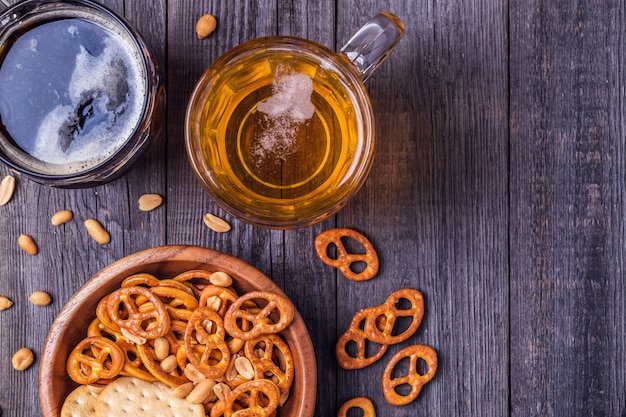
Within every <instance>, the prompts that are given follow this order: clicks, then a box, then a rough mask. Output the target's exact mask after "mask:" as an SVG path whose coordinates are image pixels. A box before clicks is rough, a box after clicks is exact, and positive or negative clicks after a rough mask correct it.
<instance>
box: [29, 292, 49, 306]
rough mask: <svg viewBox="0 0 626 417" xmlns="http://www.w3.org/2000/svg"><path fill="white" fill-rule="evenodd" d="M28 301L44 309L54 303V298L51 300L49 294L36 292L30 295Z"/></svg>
mask: <svg viewBox="0 0 626 417" xmlns="http://www.w3.org/2000/svg"><path fill="white" fill-rule="evenodd" d="M28 301H30V302H31V303H33V304H34V305H36V306H40V307H43V306H47V305H48V304H50V303H51V302H52V298H50V295H49V294H48V293H47V292H44V291H35V292H34V293H32V294H31V295H30V297H28Z"/></svg>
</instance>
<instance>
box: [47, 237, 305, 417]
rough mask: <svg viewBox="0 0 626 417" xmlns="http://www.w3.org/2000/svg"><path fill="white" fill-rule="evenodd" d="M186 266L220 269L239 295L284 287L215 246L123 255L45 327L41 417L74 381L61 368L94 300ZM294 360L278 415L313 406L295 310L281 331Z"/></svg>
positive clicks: (52, 415) (51, 415) (56, 407)
mask: <svg viewBox="0 0 626 417" xmlns="http://www.w3.org/2000/svg"><path fill="white" fill-rule="evenodd" d="M190 269H207V270H209V271H218V270H219V271H224V272H227V273H228V274H230V276H231V277H232V278H233V287H235V289H236V290H237V291H238V293H239V294H243V293H245V292H249V291H252V290H265V291H273V292H276V293H279V294H281V295H285V294H284V292H283V291H282V290H281V289H280V288H279V287H278V286H277V285H276V284H274V282H272V281H271V280H270V279H269V278H268V277H267V276H265V275H263V274H262V273H261V272H260V271H258V270H257V269H255V268H254V267H252V266H250V265H248V264H247V263H245V262H243V261H241V260H239V259H237V258H235V257H233V256H230V255H226V254H224V253H221V252H217V251H215V250H211V249H206V248H200V247H195V246H162V247H157V248H153V249H148V250H144V251H141V252H138V253H135V254H133V255H130V256H127V257H125V258H122V259H120V260H119V261H116V262H114V263H112V264H111V265H109V266H107V267H105V268H104V269H102V270H101V271H99V272H98V273H96V274H95V275H94V276H93V277H92V278H91V279H89V281H87V282H86V283H85V284H84V285H83V286H82V287H81V288H80V289H79V290H78V291H77V292H76V293H75V294H74V295H73V296H72V297H71V298H70V300H69V301H68V302H67V304H66V305H65V306H64V307H63V308H62V309H61V311H60V312H59V315H58V316H57V318H56V320H55V321H54V323H52V327H51V328H50V331H49V332H48V336H47V338H46V341H45V344H44V347H43V352H42V354H41V360H40V367H39V402H40V405H41V412H42V416H43V417H58V416H59V415H60V413H61V408H62V406H63V401H64V400H65V397H66V396H67V395H68V394H69V393H70V392H71V391H72V390H73V389H74V388H75V387H76V386H77V385H76V383H75V382H73V381H72V380H71V379H70V378H69V377H68V376H67V373H66V371H65V363H66V361H67V358H68V356H69V353H70V352H71V350H72V349H73V348H74V347H75V346H76V345H77V344H78V343H79V342H80V341H81V340H82V339H83V338H84V337H86V333H87V327H88V326H89V323H90V322H91V321H92V320H93V319H94V318H95V316H96V315H95V311H96V305H97V304H98V302H99V300H100V299H101V298H102V297H103V296H104V295H106V294H108V293H111V292H112V291H114V290H116V289H117V288H119V287H120V284H121V282H122V280H123V279H124V278H126V277H127V276H129V275H131V274H134V273H138V272H148V273H151V274H154V275H156V276H157V277H159V278H162V279H163V278H172V277H174V276H175V275H177V274H178V273H181V272H184V271H187V270H190ZM281 334H282V335H283V337H284V338H285V340H286V341H287V343H288V344H289V347H290V349H291V353H292V355H293V358H294V362H295V370H296V375H295V379H294V382H293V385H292V388H291V392H290V396H289V399H288V401H287V402H286V403H285V405H284V406H283V407H282V408H281V409H280V410H279V414H278V415H279V416H299V417H311V416H312V415H313V412H314V409H315V395H316V388H317V369H316V361H315V353H314V352H313V345H312V343H311V338H310V336H309V333H308V331H307V329H306V326H305V324H304V322H303V321H302V317H301V316H300V314H299V313H298V312H297V311H296V313H295V317H294V319H293V322H292V323H291V325H289V327H287V329H285V330H284V331H283V332H282V333H281Z"/></svg>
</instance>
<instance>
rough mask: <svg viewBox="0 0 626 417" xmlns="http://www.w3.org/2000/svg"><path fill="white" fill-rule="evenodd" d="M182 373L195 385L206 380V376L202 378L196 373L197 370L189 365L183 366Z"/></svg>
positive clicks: (202, 375) (198, 372) (201, 374)
mask: <svg viewBox="0 0 626 417" xmlns="http://www.w3.org/2000/svg"><path fill="white" fill-rule="evenodd" d="M183 373H184V374H185V376H186V377H187V379H188V380H190V381H191V382H194V383H196V384H199V383H200V382H202V381H204V380H205V379H206V376H204V374H203V373H202V372H200V371H198V369H196V367H195V366H193V365H192V364H191V363H188V364H187V365H186V366H185V369H184V371H183Z"/></svg>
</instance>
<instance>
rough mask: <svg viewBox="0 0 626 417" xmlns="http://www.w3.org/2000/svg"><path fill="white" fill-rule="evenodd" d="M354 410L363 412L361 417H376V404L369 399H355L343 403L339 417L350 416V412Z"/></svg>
mask: <svg viewBox="0 0 626 417" xmlns="http://www.w3.org/2000/svg"><path fill="white" fill-rule="evenodd" d="M353 408H360V409H361V411H363V415H362V416H361V417H376V411H374V404H373V403H372V401H371V400H370V399H369V398H366V397H355V398H352V399H350V400H348V401H346V402H345V403H343V405H342V406H341V408H339V412H338V413H337V417H346V416H347V415H348V410H351V409H353Z"/></svg>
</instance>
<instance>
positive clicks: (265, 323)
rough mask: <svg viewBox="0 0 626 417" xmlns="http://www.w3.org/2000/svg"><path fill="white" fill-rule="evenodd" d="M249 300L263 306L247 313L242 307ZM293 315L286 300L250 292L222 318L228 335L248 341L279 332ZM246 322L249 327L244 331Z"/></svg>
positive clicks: (265, 293) (271, 295)
mask: <svg viewBox="0 0 626 417" xmlns="http://www.w3.org/2000/svg"><path fill="white" fill-rule="evenodd" d="M250 300H259V301H261V302H264V303H265V305H262V304H261V305H262V306H261V307H260V310H259V311H248V310H247V309H245V307H244V306H245V305H246V303H247V302H249V301H250ZM294 314H295V309H294V307H293V305H292V304H291V302H290V301H289V300H288V299H287V298H285V297H283V296H281V295H278V294H276V293H273V292H269V291H251V292H249V293H246V294H244V295H242V296H240V297H239V298H238V299H237V300H236V301H235V302H234V303H233V304H232V305H231V306H230V307H229V309H228V310H227V311H226V314H225V316H224V327H225V328H226V331H227V332H228V333H229V334H230V335H232V336H234V337H237V338H239V339H242V340H250V339H255V338H257V337H259V336H260V335H262V334H270V333H278V332H280V331H281V330H283V329H285V328H286V327H287V326H288V325H289V324H290V323H291V321H292V320H293V316H294ZM275 315H278V317H277V318H276V317H275ZM246 322H248V323H249V324H250V325H251V326H250V328H249V330H245V323H246Z"/></svg>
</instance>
